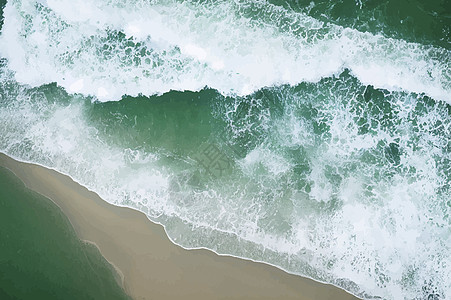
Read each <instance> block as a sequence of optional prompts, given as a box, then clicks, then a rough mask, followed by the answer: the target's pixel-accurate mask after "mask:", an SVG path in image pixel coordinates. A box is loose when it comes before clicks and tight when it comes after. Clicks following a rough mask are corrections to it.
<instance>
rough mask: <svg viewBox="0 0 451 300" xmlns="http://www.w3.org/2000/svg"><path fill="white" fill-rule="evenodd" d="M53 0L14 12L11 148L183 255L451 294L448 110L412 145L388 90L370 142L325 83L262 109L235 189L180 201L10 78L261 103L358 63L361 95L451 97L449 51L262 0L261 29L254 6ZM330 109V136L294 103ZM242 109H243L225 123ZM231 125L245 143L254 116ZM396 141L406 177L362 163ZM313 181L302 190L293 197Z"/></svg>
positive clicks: (73, 118)
mask: <svg viewBox="0 0 451 300" xmlns="http://www.w3.org/2000/svg"><path fill="white" fill-rule="evenodd" d="M40 3H43V5H44V7H42V6H38V9H37V8H36V5H34V2H31V1H22V2H21V1H10V2H8V5H7V8H6V10H5V25H4V28H3V31H2V36H1V43H0V53H1V55H2V56H5V57H6V58H7V59H8V62H7V63H8V67H9V68H10V69H11V70H12V71H13V72H10V71H6V69H3V70H2V72H0V74H1V76H2V77H1V82H2V83H4V84H5V86H14V87H15V88H14V89H16V90H17V91H15V93H16V94H14V93H11V94H9V95H8V98H7V99H8V100H7V101H0V105H1V110H0V121H1V124H2V126H3V127H2V132H1V134H0V150H1V151H4V152H6V153H8V154H10V155H13V156H15V157H17V158H19V159H22V160H27V161H32V162H36V163H40V164H43V165H46V166H49V167H52V168H55V169H57V170H58V171H60V172H63V173H65V174H69V175H71V176H72V177H73V178H74V179H76V180H77V181H78V182H80V183H81V184H83V185H85V186H87V187H88V188H90V189H92V190H94V191H96V192H97V193H99V194H100V195H101V196H102V197H103V198H104V199H106V200H108V201H110V202H112V203H114V204H117V205H126V206H130V207H134V208H137V209H140V210H142V211H144V212H145V213H147V214H148V215H149V216H151V217H152V218H153V219H157V220H162V221H163V220H164V221H165V222H166V225H167V228H168V231H169V233H170V236H171V237H172V238H174V239H175V240H176V241H177V242H179V243H181V244H183V245H185V246H190V247H199V246H204V247H208V248H211V249H214V250H216V251H218V252H220V253H228V254H234V255H240V256H244V257H248V258H253V259H256V260H264V261H267V262H270V263H273V264H276V265H278V266H280V267H283V268H285V269H287V270H289V271H291V272H296V273H300V274H303V275H307V276H311V277H314V278H315V279H320V280H324V281H328V282H332V283H335V284H340V286H344V287H346V288H348V289H351V290H352V291H353V292H362V293H363V292H366V293H368V294H370V295H374V296H381V297H385V298H388V299H400V298H403V297H404V298H406V299H414V298H415V297H417V298H420V297H421V295H424V290H422V289H423V288H424V287H425V286H426V287H427V286H428V284H429V283H430V282H432V283H433V286H435V287H436V288H437V289H438V290H439V292H440V293H441V294H442V295H445V297H446V296H448V295H451V291H450V290H449V286H447V280H448V279H449V278H450V277H451V268H450V265H449V264H448V263H447V262H448V261H450V257H449V255H450V253H451V252H450V251H449V241H450V238H451V237H450V233H449V217H448V219H446V217H445V216H446V214H447V212H446V209H448V214H449V205H448V207H447V206H446V204H443V201H444V200H443V199H444V197H446V195H445V194H443V195H441V198H440V199H439V198H438V197H439V196H438V190H439V189H440V188H443V187H444V186H446V184H447V182H446V180H447V179H446V176H445V175H444V174H443V173H440V170H438V166H437V163H436V161H435V160H434V159H432V158H431V157H442V158H444V159H445V158H448V159H449V158H451V157H450V155H451V154H450V153H446V149H447V148H446V147H447V145H448V143H449V138H447V134H448V137H449V129H450V128H449V127H448V129H446V128H445V129H443V128H441V130H444V132H445V133H444V134H442V135H440V134H434V132H435V131H436V130H437V126H439V125H437V124H438V121H440V120H441V121H446V120H449V116H447V115H441V114H440V111H439V110H432V111H431V112H430V113H429V114H424V115H423V116H422V117H420V118H419V120H418V124H421V126H420V129H419V130H420V131H421V132H420V133H421V134H416V135H417V136H416V138H417V140H415V142H414V144H415V145H413V143H412V136H413V135H415V134H414V132H413V129H412V126H413V124H412V123H411V122H410V120H409V115H411V114H412V107H413V106H414V103H415V101H416V100H415V97H414V96H412V95H403V94H402V93H392V95H391V96H390V97H392V98H390V99H391V102H392V103H395V107H398V110H397V111H394V113H396V114H397V115H398V118H399V120H400V123H399V124H397V125H393V126H395V127H396V130H395V133H396V134H394V133H393V132H391V133H390V132H389V130H387V129H384V128H381V127H380V126H379V127H377V128H375V132H373V133H367V134H362V133H361V132H359V128H358V126H356V123H355V120H356V119H357V118H358V117H361V116H358V115H355V113H351V112H350V110H349V108H348V107H345V106H343V103H346V101H348V100H349V101H351V100H352V96H353V94H352V93H351V94H350V95H348V94H346V93H344V94H340V93H339V92H338V91H341V90H348V89H350V86H346V85H345V86H341V87H340V84H339V83H337V86H338V87H337V88H336V89H335V90H334V92H333V93H331V94H327V92H325V91H323V90H321V87H322V86H321V85H320V84H319V86H318V87H316V86H315V88H314V92H312V93H313V94H305V95H302V94H301V95H297V94H295V93H292V92H291V91H290V92H289V93H288V94H287V95H283V98H284V99H285V100H286V103H289V106H290V107H289V109H287V110H286V111H284V114H283V116H282V117H281V118H280V120H278V121H277V122H276V123H275V124H273V123H271V122H273V121H274V120H272V119H271V114H270V113H267V112H265V113H263V112H262V113H261V114H260V115H258V119H259V121H258V122H260V125H259V126H260V127H259V128H258V130H257V131H258V132H259V134H261V135H262V138H261V139H259V141H260V142H259V144H258V145H256V146H255V147H254V148H253V150H252V151H250V152H249V153H247V155H246V156H245V157H244V158H242V159H241V160H239V161H238V162H237V164H238V166H237V168H238V170H239V172H237V174H238V175H236V176H237V177H234V178H229V179H228V180H229V181H225V182H219V184H217V185H215V183H214V182H209V183H208V185H206V186H205V187H204V188H203V189H199V188H197V189H196V188H192V187H189V186H188V187H187V186H186V185H185V186H183V184H181V188H182V189H181V190H177V189H175V188H173V186H172V185H171V184H172V183H174V182H177V180H178V176H179V175H180V174H179V173H180V170H171V169H170V168H168V167H162V165H163V164H161V163H160V159H161V154H159V153H158V151H155V153H148V152H146V151H144V150H142V149H139V148H135V149H123V148H120V147H119V146H117V145H115V144H114V143H113V142H111V141H110V140H109V138H111V137H105V136H102V135H101V134H100V133H99V132H97V130H96V128H95V127H94V126H92V125H90V123H89V120H88V119H87V118H86V115H85V113H84V111H83V107H84V106H83V103H82V101H79V102H77V101H76V99H75V101H72V102H71V104H70V105H65V104H49V105H48V104H46V103H47V99H46V96H45V95H44V93H40V92H37V91H33V90H32V89H29V88H28V87H26V86H24V85H19V84H17V83H16V82H15V81H14V80H12V79H11V78H10V76H14V77H15V79H16V80H17V81H18V82H20V83H22V84H27V85H31V86H39V85H41V84H44V83H48V82H57V83H58V85H60V86H62V87H64V88H65V89H66V90H67V91H69V92H71V93H81V94H86V95H87V94H89V95H95V96H97V98H98V99H100V100H117V99H119V98H120V97H121V96H122V95H123V94H131V95H136V94H138V93H143V94H154V93H163V92H166V91H168V90H171V89H179V90H185V89H189V90H198V89H201V88H203V87H204V86H206V85H207V86H210V87H213V88H216V89H218V90H219V91H220V92H222V93H224V94H249V93H251V92H252V91H254V90H256V89H259V88H261V87H263V86H272V85H276V84H281V83H290V84H296V83H298V82H301V81H312V82H316V81H318V80H320V79H321V78H323V77H326V76H330V75H332V74H337V73H339V72H341V71H342V70H343V68H349V69H350V70H351V72H352V74H354V75H355V76H357V77H358V79H359V80H360V81H361V82H363V83H364V84H372V85H375V86H378V87H384V88H387V89H389V90H397V89H402V90H406V91H413V92H424V93H426V94H428V95H430V96H432V97H434V98H435V99H443V100H447V101H449V100H450V98H449V95H450V81H449V78H450V74H449V72H450V71H449V52H448V51H447V50H443V49H434V48H432V47H427V46H421V45H416V44H409V43H406V42H403V41H399V40H393V39H387V38H384V37H382V36H374V35H371V34H367V33H360V32H357V31H355V30H350V29H343V28H340V27H336V26H331V25H324V24H322V23H320V22H317V21H316V20H314V19H311V18H309V17H307V16H304V15H300V14H295V13H292V12H288V11H285V10H283V9H281V8H277V7H273V6H271V5H268V4H267V3H266V2H264V1H256V2H254V4H253V5H256V6H257V7H258V8H259V9H260V10H261V11H263V13H262V14H261V15H258V16H257V17H255V18H253V17H250V15H249V14H250V11H251V9H249V6H250V5H251V4H250V3H251V2H250V1H235V2H234V4H232V3H229V2H226V1H219V2H215V3H214V4H211V3H210V4H208V5H206V6H200V5H199V4H194V3H191V2H188V1H187V2H176V1H166V2H164V1H154V2H148V1H136V2H134V3H133V4H131V2H130V3H128V2H127V3H128V4H126V3H125V2H124V1H122V2H120V1H108V2H107V1H65V0H59V1H56V0H48V1H40ZM149 3H152V5H149ZM27 14H28V15H27ZM269 16H273V18H271V17H269ZM281 16H286V17H288V19H289V20H290V21H292V22H293V25H292V30H291V31H290V30H283V29H282V28H281V27H280V28H279V27H278V25H280V24H279V23H277V21H276V20H278V19H281V18H280V17H281ZM117 32H123V34H124V35H125V38H124V37H120V36H118V35H117ZM127 37H130V38H131V39H130V40H127V39H126V38H127ZM138 42H139V43H140V45H137V43H138ZM141 53H144V54H141ZM133 58H136V61H135V60H133ZM12 74H13V75H12ZM315 93H317V94H315ZM321 93H325V95H321ZM318 95H319V96H318ZM323 96H324V97H323ZM322 98H327V99H329V101H330V102H331V103H332V104H334V105H335V106H327V105H323V106H322V107H320V109H319V110H321V113H322V114H324V115H325V116H326V117H325V118H324V122H325V123H326V124H327V126H329V128H330V129H329V131H328V134H329V135H328V136H322V137H320V138H319V137H318V136H317V135H316V134H315V133H314V131H315V126H314V124H313V123H312V122H311V121H309V120H308V119H307V118H305V117H302V115H300V114H298V113H297V111H296V109H297V108H298V106H297V105H299V103H302V101H308V99H322ZM10 99H14V101H13V100H11V101H10ZM33 99H36V100H37V101H34V100H33ZM0 100H1V99H0ZM236 101H237V102H240V101H243V99H240V98H238V99H237V100H236ZM409 101H410V102H409ZM224 105H225V104H224ZM236 111H237V105H236V103H234V105H232V107H231V108H230V109H229V110H228V111H227V114H224V115H225V116H229V114H230V115H233V113H236ZM248 115H249V116H248V117H249V118H250V117H251V114H248ZM447 118H448V119H447ZM225 121H226V122H227V123H228V124H229V127H230V128H231V129H232V130H233V131H234V136H236V137H241V136H245V135H246V134H251V133H252V131H253V130H255V126H254V125H255V124H254V123H256V122H257V121H255V120H252V119H249V120H247V119H246V120H245V122H238V123H235V122H234V120H232V119H226V120H225ZM240 121H242V120H240ZM444 124H445V126H449V125H446V124H449V122H448V123H446V122H445V123H444ZM373 129H374V128H373ZM446 130H447V131H446ZM318 140H319V141H320V142H318ZM393 141H397V144H399V147H400V149H402V154H401V155H400V158H399V160H400V161H399V166H401V167H402V168H401V167H400V168H401V170H402V171H399V172H398V173H396V172H394V173H396V174H394V175H393V174H392V173H390V171H392V169H394V168H395V166H394V165H391V164H390V163H388V162H386V161H383V160H384V159H386V158H385V157H378V158H377V159H379V160H380V161H381V162H383V164H385V165H382V166H380V165H377V164H375V163H371V162H364V159H363V158H362V156H361V155H362V153H369V154H371V153H372V152H371V151H373V150H374V149H375V148H376V147H377V145H378V144H379V143H384V144H389V143H391V142H393ZM299 149H303V151H304V153H302V155H305V156H306V157H307V160H308V161H307V162H306V166H304V170H301V171H298V172H300V174H297V175H293V174H294V172H295V170H294V169H295V168H296V167H297V166H296V161H292V159H290V156H289V155H288V154H287V152H290V151H291V152H294V151H300V150H299ZM299 155H301V153H300V152H299ZM191 167H193V166H191ZM182 169H183V168H182ZM409 170H414V171H412V172H413V175H412V174H410V173H409V172H410V171H409ZM185 171H187V170H186V169H184V170H183V172H185ZM188 171H190V170H189V168H188ZM183 172H181V173H183ZM188 173H189V172H188ZM336 174H339V175H341V177H342V178H341V179H340V180H341V181H340V182H339V183H337V182H334V180H333V176H334V175H336ZM390 174H392V175H390ZM400 174H401V175H400ZM182 175H184V173H183V174H182ZM384 176H386V177H384ZM293 178H294V179H293ZM296 178H301V179H302V180H301V179H300V180H298V181H297V180H296ZM331 178H332V179H331ZM300 181H305V183H306V184H304V185H302V186H298V185H297V184H298V183H299V182H300ZM448 184H449V182H448ZM369 185H371V189H368V186H369ZM368 190H371V193H368ZM337 199H338V200H337ZM334 201H335V202H338V203H340V205H342V206H340V207H334V209H333V210H332V211H333V213H328V212H327V209H324V208H325V207H326V208H330V206H333V205H334V203H335V202H334ZM443 210H444V211H443ZM325 211H326V212H325ZM447 222H448V223H447ZM306 262H307V263H308V264H306ZM340 279H345V280H350V281H352V282H354V283H356V284H357V285H358V286H359V288H355V287H353V286H352V285H346V283H343V282H342V281H340ZM422 293H423V294H422ZM419 295H420V296H419ZM426 296H427V295H426Z"/></svg>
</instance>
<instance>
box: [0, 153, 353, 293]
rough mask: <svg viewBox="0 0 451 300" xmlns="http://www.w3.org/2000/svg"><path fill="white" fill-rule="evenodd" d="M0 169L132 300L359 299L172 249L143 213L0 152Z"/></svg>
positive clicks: (278, 273)
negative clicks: (65, 226)
mask: <svg viewBox="0 0 451 300" xmlns="http://www.w3.org/2000/svg"><path fill="white" fill-rule="evenodd" d="M0 166H3V167H6V168H8V169H9V170H11V171H12V172H13V173H14V174H16V176H18V177H19V178H20V179H21V180H22V181H23V182H24V183H25V184H26V186H28V187H29V188H30V189H32V190H34V191H36V192H38V193H40V194H42V195H44V196H46V197H48V198H49V199H51V200H52V201H53V202H54V203H55V204H56V205H58V206H59V207H60V208H61V210H62V212H63V213H64V214H65V215H66V216H67V218H68V219H69V221H70V222H71V224H72V226H73V227H74V229H75V231H76V233H77V235H78V236H79V238H80V239H82V240H84V241H87V242H90V243H93V244H95V245H96V246H97V247H98V248H99V250H100V252H101V253H102V254H103V256H104V257H105V258H106V259H107V260H108V261H109V262H110V263H111V264H112V265H113V266H114V267H115V268H116V270H117V271H118V273H119V276H120V278H121V279H122V284H123V287H124V289H125V291H126V292H127V293H128V294H129V295H130V296H131V297H132V298H133V299H337V300H341V299H357V298H355V297H354V296H352V295H350V294H348V293H346V292H345V291H343V290H341V289H339V288H336V287H334V286H331V285H326V284H322V283H318V282H315V281H313V280H310V279H307V278H302V277H300V276H295V275H291V274H288V273H286V272H284V271H282V270H280V269H277V268H275V267H273V266H270V265H266V264H263V263H256V262H252V261H247V260H243V259H239V258H234V257H227V256H219V255H217V254H215V253H213V252H211V251H208V250H185V249H183V248H181V247H179V246H177V245H175V244H173V243H172V242H171V241H170V240H169V239H168V237H167V235H166V233H165V231H164V229H163V227H162V226H160V225H158V224H154V223H152V222H151V221H149V220H148V218H147V217H146V216H145V215H144V214H143V213H141V212H138V211H135V210H132V209H128V208H122V207H117V206H114V205H111V204H108V203H107V202H106V201H104V200H102V199H101V198H100V197H99V196H98V195H97V194H95V193H93V192H90V191H88V190H87V189H86V188H84V187H82V186H81V185H79V184H77V183H75V182H74V181H73V180H72V179H71V178H69V177H68V176H65V175H62V174H59V173H57V172H55V171H53V170H49V169H46V168H44V167H41V166H37V165H33V164H28V163H22V162H17V161H15V160H13V159H12V158H10V157H8V156H6V155H3V154H0Z"/></svg>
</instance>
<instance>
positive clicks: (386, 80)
mask: <svg viewBox="0 0 451 300" xmlns="http://www.w3.org/2000/svg"><path fill="white" fill-rule="evenodd" d="M256 12H258V13H256ZM4 15H5V24H4V26H3V29H2V36H1V39H2V41H3V42H2V46H1V47H0V53H1V54H2V56H4V57H6V58H8V62H9V65H10V67H11V68H12V69H13V70H14V71H15V72H16V78H17V80H18V81H19V82H22V83H26V84H30V85H32V86H39V85H41V84H43V83H49V82H57V83H58V84H60V85H61V86H63V87H65V88H66V89H68V90H70V87H71V83H68V82H67V81H65V80H64V78H65V77H72V78H81V77H83V78H85V79H86V82H89V84H85V85H84V86H83V87H82V88H81V89H80V90H77V92H79V93H82V94H85V95H97V94H98V93H97V87H98V86H101V87H104V88H105V89H106V90H108V91H109V93H108V95H105V94H104V93H102V96H101V97H100V100H102V101H105V100H119V99H121V97H122V95H124V94H129V95H138V94H140V93H141V94H146V95H153V94H159V93H164V92H167V91H169V90H200V89H202V88H204V87H205V86H208V87H211V88H215V89H217V90H219V91H220V92H222V93H223V94H229V95H231V94H234V95H247V94H251V93H253V92H254V91H256V90H258V89H260V88H262V87H265V86H273V85H278V84H283V83H289V84H292V85H295V84H297V83H300V82H303V81H309V82H316V81H318V80H320V79H321V78H324V77H327V76H331V75H333V74H335V75H337V74H339V73H340V72H341V71H342V70H343V68H348V69H350V70H351V71H352V73H353V74H354V75H356V76H357V77H358V78H359V79H360V80H361V81H362V82H363V83H364V84H369V85H374V86H376V87H381V88H386V89H389V90H405V91H409V92H416V93H426V94H427V95H430V96H432V97H434V98H436V99H439V100H446V101H450V98H449V95H450V94H451V93H450V83H449V78H450V74H449V63H450V59H449V58H450V52H449V51H448V50H446V49H440V48H434V47H429V46H423V45H419V44H412V43H407V42H404V41H401V40H394V39H390V38H385V37H382V36H379V35H372V34H369V33H361V32H358V31H356V30H352V29H348V28H341V27H338V26H333V25H327V24H323V23H321V22H319V21H317V20H315V19H312V18H310V17H308V16H306V15H304V14H301V13H295V12H293V11H290V10H286V9H283V8H281V7H277V6H274V5H271V4H269V3H267V2H265V1H258V2H254V1H238V2H236V1H235V2H229V1H217V2H215V3H203V4H199V3H196V2H191V1H183V2H178V1H154V2H152V3H144V2H139V4H136V3H135V4H130V5H124V4H123V3H122V2H117V1H92V0H89V1H54V0H52V1H47V2H46V3H41V2H40V3H39V4H37V3H36V2H34V1H32V0H27V1H22V2H8V4H7V5H6V8H5V10H4ZM25 16H27V17H25ZM27 18H31V21H30V22H28V19H27ZM288 25H289V26H288ZM42 74H45V76H42Z"/></svg>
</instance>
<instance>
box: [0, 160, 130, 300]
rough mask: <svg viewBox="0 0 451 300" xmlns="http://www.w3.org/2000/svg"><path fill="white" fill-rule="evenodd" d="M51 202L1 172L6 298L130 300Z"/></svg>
mask: <svg viewBox="0 0 451 300" xmlns="http://www.w3.org/2000/svg"><path fill="white" fill-rule="evenodd" d="M114 272H115V270H114V269H113V267H112V266H111V265H110V264H109V263H108V262H107V261H106V260H105V259H104V258H103V257H102V255H101V254H100V252H99V251H98V249H97V248H96V247H94V246H92V245H89V244H86V243H83V242H81V241H80V240H79V239H78V238H77V236H76V235H75V232H74V230H73V228H72V226H71V225H70V223H69V221H68V219H67V218H66V217H65V216H64V215H63V214H62V212H61V211H60V209H59V208H58V207H57V206H56V205H55V204H53V203H52V202H51V200H49V199H47V198H45V197H43V196H41V195H39V194H37V193H35V192H33V191H31V190H29V189H27V188H26V187H25V186H24V184H23V183H22V182H21V181H20V180H19V179H18V178H17V177H16V176H14V174H12V173H11V172H10V171H9V170H7V169H4V168H1V167H0V298H1V299H5V300H6V299H77V300H78V299H129V298H128V296H127V295H125V293H124V291H123V290H122V288H121V287H120V286H119V285H118V283H117V281H116V279H115V276H114V275H113V273H114Z"/></svg>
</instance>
